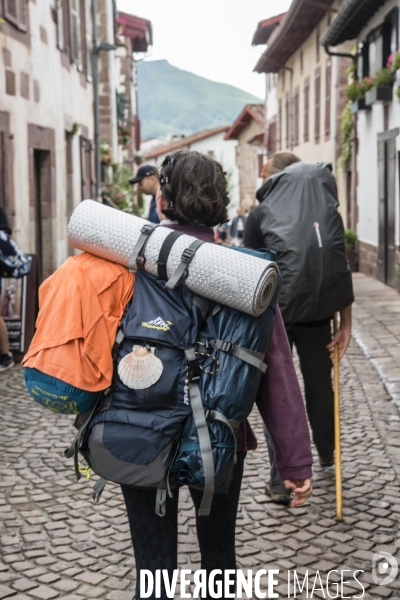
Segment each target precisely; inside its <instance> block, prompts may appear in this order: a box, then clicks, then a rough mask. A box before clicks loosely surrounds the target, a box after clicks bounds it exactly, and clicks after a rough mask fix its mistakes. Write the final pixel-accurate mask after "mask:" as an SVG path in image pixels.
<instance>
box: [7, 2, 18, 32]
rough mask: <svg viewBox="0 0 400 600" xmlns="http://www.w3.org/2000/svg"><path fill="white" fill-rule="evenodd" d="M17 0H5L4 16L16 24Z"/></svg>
mask: <svg viewBox="0 0 400 600" xmlns="http://www.w3.org/2000/svg"><path fill="white" fill-rule="evenodd" d="M18 1H19V0H5V2H4V9H5V10H4V16H5V17H6V19H7V20H8V21H11V23H14V25H17V26H18V4H17V2H18Z"/></svg>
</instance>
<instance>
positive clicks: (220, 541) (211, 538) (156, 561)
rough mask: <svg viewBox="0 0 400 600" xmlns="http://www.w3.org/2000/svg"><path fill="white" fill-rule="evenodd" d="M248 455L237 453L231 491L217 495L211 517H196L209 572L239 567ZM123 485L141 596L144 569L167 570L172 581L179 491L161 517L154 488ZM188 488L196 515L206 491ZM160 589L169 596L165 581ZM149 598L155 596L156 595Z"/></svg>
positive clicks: (200, 543)
mask: <svg viewBox="0 0 400 600" xmlns="http://www.w3.org/2000/svg"><path fill="white" fill-rule="evenodd" d="M245 456H246V452H240V453H239V454H238V460H237V463H236V466H235V470H234V475H233V480H232V482H231V485H230V488H229V493H228V494H215V496H214V498H213V503H212V507H211V512H210V516H209V517H197V516H196V526H197V537H198V540H199V545H200V552H201V568H202V569H205V570H206V571H207V572H208V573H209V572H210V571H212V570H213V569H221V570H222V571H224V569H236V556H235V524H236V514H237V509H238V504H239V495H240V487H241V483H242V477H243V467H244V458H245ZM121 488H122V492H123V495H124V499H125V504H126V509H127V512H128V518H129V526H130V530H131V536H132V543H133V550H134V553H135V560H136V576H137V582H136V598H140V597H141V596H140V570H141V569H148V570H149V571H152V572H153V574H155V571H156V570H157V569H160V570H162V569H167V570H168V571H169V578H170V581H171V578H172V572H173V570H174V569H177V554H178V495H179V491H178V490H175V491H174V497H173V498H169V497H167V506H166V514H165V516H164V517H158V516H157V515H156V513H155V502H156V492H155V490H141V489H138V488H133V487H129V486H126V485H122V486H121ZM189 490H190V495H191V496H192V499H193V503H194V506H195V508H196V515H197V512H198V509H199V507H200V503H201V498H202V494H203V492H200V491H198V490H193V489H191V488H189ZM221 579H222V577H221ZM216 580H218V577H216ZM161 589H162V592H161V598H164V599H166V598H167V596H166V593H165V589H164V585H163V584H162V588H161ZM150 597H151V598H155V595H154V594H153V595H152V596H150Z"/></svg>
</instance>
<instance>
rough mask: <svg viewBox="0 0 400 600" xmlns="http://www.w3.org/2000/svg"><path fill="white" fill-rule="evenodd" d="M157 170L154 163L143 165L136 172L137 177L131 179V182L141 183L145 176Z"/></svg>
mask: <svg viewBox="0 0 400 600" xmlns="http://www.w3.org/2000/svg"><path fill="white" fill-rule="evenodd" d="M155 172H156V168H155V166H154V165H141V166H140V167H139V168H138V170H137V173H136V177H133V178H132V179H130V180H129V183H131V184H132V185H134V184H135V183H139V181H142V179H144V178H145V177H150V175H154V174H155Z"/></svg>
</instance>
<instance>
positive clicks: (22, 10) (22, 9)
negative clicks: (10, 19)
mask: <svg viewBox="0 0 400 600" xmlns="http://www.w3.org/2000/svg"><path fill="white" fill-rule="evenodd" d="M18 6H19V14H18V29H21V31H28V5H27V2H26V0H18Z"/></svg>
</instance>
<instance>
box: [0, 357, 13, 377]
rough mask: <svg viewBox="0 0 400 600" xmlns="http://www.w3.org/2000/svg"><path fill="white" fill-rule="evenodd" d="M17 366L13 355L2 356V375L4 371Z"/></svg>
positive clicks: (0, 363)
mask: <svg viewBox="0 0 400 600" xmlns="http://www.w3.org/2000/svg"><path fill="white" fill-rule="evenodd" d="M14 365H15V363H14V358H13V355H12V354H11V353H9V354H2V355H1V356H0V373H1V372H2V371H7V369H11V367H13V366H14Z"/></svg>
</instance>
